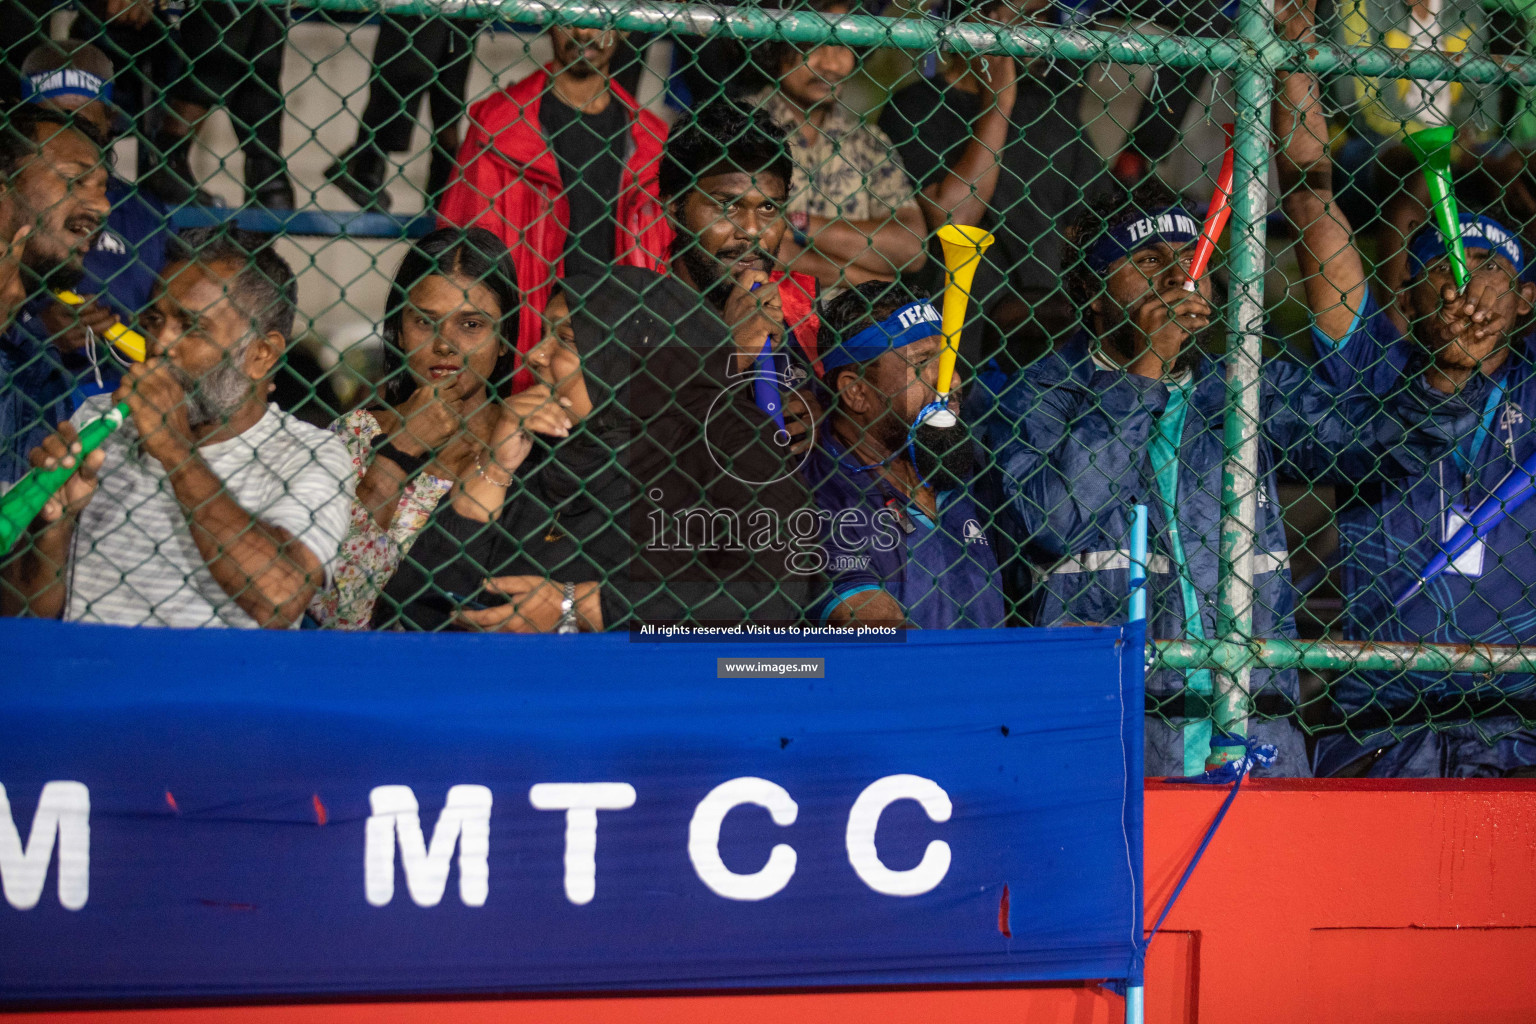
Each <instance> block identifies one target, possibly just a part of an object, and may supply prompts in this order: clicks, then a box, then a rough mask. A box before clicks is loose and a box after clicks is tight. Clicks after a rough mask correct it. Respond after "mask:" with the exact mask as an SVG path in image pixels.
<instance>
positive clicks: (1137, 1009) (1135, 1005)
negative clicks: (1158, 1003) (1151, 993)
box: [1125, 985, 1147, 1024]
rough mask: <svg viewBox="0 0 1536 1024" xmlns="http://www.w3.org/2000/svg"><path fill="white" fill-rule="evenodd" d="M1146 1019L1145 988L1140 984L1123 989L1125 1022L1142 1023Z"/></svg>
mask: <svg viewBox="0 0 1536 1024" xmlns="http://www.w3.org/2000/svg"><path fill="white" fill-rule="evenodd" d="M1146 1019H1147V990H1146V989H1144V988H1142V987H1141V986H1140V985H1128V986H1127V987H1126V989H1125V1024H1142V1022H1143V1021H1145V1020H1146Z"/></svg>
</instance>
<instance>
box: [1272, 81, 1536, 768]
mask: <svg viewBox="0 0 1536 1024" xmlns="http://www.w3.org/2000/svg"><path fill="white" fill-rule="evenodd" d="M1292 79H1293V81H1292V83H1291V84H1290V85H1289V86H1288V87H1287V89H1286V90H1285V94H1286V96H1287V98H1288V99H1289V100H1290V104H1289V105H1290V106H1291V107H1292V108H1293V109H1294V110H1295V111H1296V114H1295V116H1294V121H1295V124H1294V126H1293V128H1292V130H1290V131H1288V132H1285V133H1283V134H1282V136H1281V137H1282V139H1285V141H1286V145H1285V146H1284V149H1283V151H1282V153H1281V154H1280V156H1281V159H1280V170H1281V180H1282V184H1283V185H1285V186H1286V187H1287V190H1288V191H1289V195H1288V196H1287V198H1286V200H1285V211H1286V214H1287V216H1288V217H1289V218H1290V219H1291V220H1292V221H1293V222H1294V223H1296V224H1298V225H1299V226H1302V227H1304V228H1305V229H1306V230H1307V232H1308V236H1309V238H1310V239H1311V241H1310V243H1309V244H1307V245H1302V246H1299V247H1298V255H1299V257H1300V260H1301V265H1302V271H1303V273H1304V274H1305V275H1307V296H1308V302H1309V305H1310V306H1311V308H1312V310H1313V324H1314V326H1313V341H1314V343H1315V345H1316V347H1317V349H1318V355H1319V360H1318V364H1317V368H1316V372H1317V374H1318V376H1319V377H1320V378H1322V379H1323V380H1325V381H1328V382H1331V383H1332V384H1334V385H1335V386H1338V387H1352V388H1357V389H1359V390H1361V391H1364V392H1369V393H1371V394H1374V395H1381V396H1388V395H1392V394H1394V393H1396V392H1397V391H1398V390H1399V389H1400V388H1401V387H1402V386H1403V384H1404V381H1405V380H1407V379H1408V378H1410V377H1412V376H1414V375H1416V374H1424V375H1426V376H1428V377H1430V378H1432V379H1436V380H1437V383H1438V384H1439V386H1440V387H1441V389H1442V390H1445V389H1448V388H1454V387H1456V386H1458V385H1463V384H1464V382H1470V381H1475V382H1476V383H1477V384H1479V385H1480V386H1481V390H1480V393H1481V394H1483V395H1484V396H1485V397H1484V398H1483V399H1482V400H1481V401H1478V402H1477V403H1476V411H1477V413H1478V415H1477V420H1476V425H1475V428H1474V430H1472V431H1470V432H1468V433H1467V434H1466V436H1465V437H1464V438H1463V439H1462V441H1461V443H1460V444H1458V445H1457V446H1456V447H1455V448H1453V449H1452V450H1449V451H1447V452H1445V453H1444V454H1443V455H1442V456H1441V457H1440V458H1438V459H1436V460H1434V462H1433V463H1432V464H1431V465H1430V467H1429V470H1428V472H1427V473H1425V474H1423V475H1422V476H1417V477H1412V478H1400V479H1386V478H1381V477H1378V478H1376V479H1374V480H1371V481H1368V482H1362V483H1361V484H1359V485H1358V486H1355V487H1353V488H1352V489H1351V490H1350V491H1348V492H1347V493H1345V494H1342V495H1341V502H1340V504H1341V507H1340V511H1339V514H1338V525H1339V537H1340V547H1341V552H1340V556H1341V557H1340V562H1341V569H1340V571H1341V577H1342V579H1341V583H1342V587H1343V592H1344V618H1343V631H1344V636H1345V638H1346V639H1349V640H1369V641H1400V642H1411V643H1419V642H1424V643H1444V644H1464V643H1489V644H1519V643H1524V644H1529V643H1533V642H1536V602H1533V601H1532V597H1531V594H1532V590H1531V588H1532V586H1533V583H1536V543H1533V538H1536V502H1533V503H1529V504H1526V505H1524V506H1522V507H1521V508H1519V509H1516V510H1515V511H1513V512H1512V513H1511V514H1509V515H1508V516H1507V517H1506V518H1504V519H1503V521H1502V522H1500V523H1499V524H1498V525H1497V526H1495V527H1494V528H1493V529H1492V531H1491V532H1490V533H1488V534H1487V535H1486V536H1485V537H1484V538H1483V539H1482V540H1480V541H1479V542H1478V543H1477V544H1476V545H1475V546H1474V547H1473V548H1472V549H1471V550H1470V551H1468V552H1467V553H1466V554H1464V555H1463V556H1461V557H1460V558H1458V559H1456V561H1455V563H1454V564H1453V565H1452V566H1451V568H1450V569H1449V571H1447V572H1444V573H1442V574H1440V575H1439V576H1438V577H1436V578H1435V579H1434V580H1432V581H1431V582H1430V583H1428V584H1427V585H1426V586H1425V587H1424V588H1423V589H1422V590H1421V591H1420V592H1419V593H1417V594H1416V595H1414V596H1413V597H1412V598H1410V599H1409V600H1407V601H1405V602H1403V603H1402V605H1401V606H1400V607H1399V606H1398V603H1397V602H1398V600H1399V598H1401V597H1402V596H1403V595H1404V594H1405V592H1406V591H1407V590H1408V589H1409V588H1410V587H1411V586H1412V585H1413V584H1414V582H1415V581H1417V580H1418V579H1419V577H1420V574H1421V573H1422V571H1423V570H1424V568H1425V566H1426V565H1427V564H1428V562H1429V561H1430V559H1431V558H1433V557H1434V556H1435V555H1436V554H1438V553H1439V552H1440V551H1441V547H1440V545H1441V543H1442V542H1443V541H1445V540H1447V539H1449V537H1450V536H1451V534H1452V533H1454V532H1455V531H1456V530H1457V528H1459V527H1460V525H1461V523H1462V521H1463V519H1464V518H1465V516H1466V515H1467V514H1468V513H1469V512H1470V510H1471V509H1473V508H1475V507H1476V506H1477V505H1478V503H1479V502H1480V501H1482V500H1483V499H1484V498H1486V497H1487V496H1488V495H1489V494H1490V493H1491V492H1492V490H1493V489H1494V488H1495V487H1497V486H1498V485H1499V483H1500V482H1501V481H1502V480H1504V478H1505V477H1506V476H1508V475H1509V474H1510V472H1511V471H1512V470H1514V469H1515V467H1517V466H1518V465H1519V464H1520V463H1521V462H1522V461H1523V460H1524V459H1526V458H1527V457H1529V456H1530V455H1531V453H1532V452H1533V451H1536V432H1533V430H1532V423H1531V421H1532V419H1533V417H1536V349H1533V347H1532V344H1533V343H1532V338H1531V336H1530V335H1529V334H1526V333H1525V331H1526V329H1527V328H1528V325H1529V321H1528V317H1529V314H1530V312H1531V308H1532V303H1533V301H1536V283H1533V278H1536V267H1533V266H1532V263H1533V255H1536V254H1532V253H1531V252H1530V251H1529V249H1527V248H1526V246H1525V245H1524V244H1523V243H1522V242H1521V241H1520V239H1519V236H1518V235H1517V234H1516V233H1515V232H1513V231H1510V230H1509V229H1508V228H1506V227H1504V226H1503V225H1502V224H1500V223H1498V222H1497V221H1495V220H1493V219H1491V218H1488V217H1483V216H1478V215H1474V214H1470V213H1464V214H1462V215H1461V219H1460V225H1459V227H1460V231H1461V238H1462V242H1463V244H1464V245H1465V248H1466V251H1467V260H1468V268H1469V271H1470V276H1469V278H1468V281H1467V284H1466V287H1464V288H1460V289H1458V288H1457V286H1456V283H1455V280H1454V278H1453V277H1452V274H1451V269H1450V265H1449V260H1448V259H1447V256H1446V246H1445V241H1444V239H1443V238H1442V237H1441V236H1440V233H1439V231H1438V230H1436V229H1435V228H1434V227H1433V226H1431V225H1426V226H1425V227H1424V228H1423V229H1421V230H1420V231H1419V232H1418V233H1417V234H1416V235H1415V236H1414V237H1413V239H1412V240H1411V242H1410V244H1409V247H1408V250H1409V251H1408V266H1409V275H1410V276H1409V280H1408V281H1407V283H1406V284H1404V286H1403V288H1402V290H1401V292H1400V293H1399V294H1397V295H1396V296H1393V297H1392V298H1391V300H1390V301H1388V302H1387V303H1385V304H1382V303H1379V302H1378V301H1377V300H1376V298H1375V297H1374V296H1373V295H1372V294H1371V292H1370V288H1369V286H1368V281H1367V277H1366V273H1365V264H1364V261H1363V260H1362V259H1361V257H1360V254H1359V252H1358V251H1357V250H1356V248H1355V245H1354V239H1353V237H1352V234H1351V230H1350V224H1349V221H1348V220H1347V219H1346V218H1345V216H1344V214H1343V213H1342V211H1340V210H1339V208H1338V206H1337V205H1336V204H1335V203H1334V198H1333V194H1332V191H1331V187H1330V184H1331V173H1330V172H1331V167H1330V164H1329V160H1328V148H1327V146H1326V139H1327V125H1326V123H1325V121H1324V119H1323V114H1322V111H1321V110H1320V108H1319V105H1318V103H1317V101H1316V96H1317V92H1316V87H1315V85H1314V84H1313V83H1312V81H1311V79H1310V76H1306V75H1295V76H1292ZM1464 386H1465V389H1466V390H1467V391H1468V392H1469V393H1470V392H1471V391H1472V388H1471V386H1470V384H1465V385H1464ZM1331 696H1332V698H1333V703H1334V705H1335V710H1336V711H1337V712H1338V715H1337V716H1336V717H1341V718H1342V719H1343V721H1342V725H1343V728H1341V729H1339V730H1338V731H1330V732H1327V733H1324V734H1322V735H1320V736H1319V737H1318V743H1317V746H1316V749H1315V751H1314V768H1315V770H1316V772H1317V774H1318V775H1341V774H1343V775H1370V776H1378V777H1390V776H1439V775H1448V776H1462V777H1470V776H1502V775H1511V774H1522V773H1523V774H1530V773H1532V771H1533V769H1536V731H1533V730H1532V729H1531V728H1530V727H1529V725H1528V723H1530V722H1531V721H1532V719H1536V683H1533V681H1532V679H1531V677H1530V676H1486V675H1471V674H1467V673H1444V672H1350V673H1345V674H1343V675H1342V676H1341V677H1340V678H1339V679H1338V681H1337V682H1336V683H1335V684H1334V686H1333V689H1332V693H1331Z"/></svg>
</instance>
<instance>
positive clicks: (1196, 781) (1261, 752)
mask: <svg viewBox="0 0 1536 1024" xmlns="http://www.w3.org/2000/svg"><path fill="white" fill-rule="evenodd" d="M1217 742H1223V743H1225V744H1229V745H1231V746H1237V745H1238V744H1241V745H1242V746H1243V749H1244V754H1243V756H1242V757H1241V758H1239V759H1238V760H1236V761H1228V762H1227V763H1226V764H1224V765H1222V766H1221V767H1219V768H1210V769H1207V770H1205V771H1203V772H1201V773H1200V774H1199V775H1175V776H1173V777H1172V778H1167V779H1164V780H1163V781H1164V782H1179V783H1187V784H1189V785H1194V786H1225V785H1227V784H1229V783H1230V784H1231V786H1232V791H1231V792H1229V793H1228V794H1227V798H1226V799H1225V800H1223V801H1222V802H1221V810H1219V811H1217V812H1216V817H1215V819H1214V820H1213V821H1212V822H1211V827H1210V828H1208V829H1206V830H1205V838H1204V839H1202V840H1200V846H1199V847H1198V848H1197V849H1196V850H1195V855H1194V856H1193V857H1191V858H1190V859H1189V866H1188V867H1186V868H1185V869H1184V874H1183V875H1182V876H1181V877H1180V878H1179V884H1178V885H1175V886H1174V887H1173V895H1171V896H1169V897H1168V902H1167V903H1165V904H1163V912H1162V913H1161V914H1158V915H1157V923H1156V924H1154V925H1153V926H1152V930H1151V931H1150V932H1148V933H1147V937H1146V939H1144V940H1143V941H1142V943H1141V950H1140V957H1141V960H1142V961H1143V962H1145V961H1146V957H1147V949H1148V948H1149V947H1150V946H1151V945H1152V940H1153V939H1155V938H1157V932H1158V929H1160V928H1162V926H1163V922H1164V921H1166V920H1167V919H1168V913H1169V911H1171V910H1173V905H1174V904H1175V903H1177V902H1178V901H1179V894H1180V893H1182V892H1183V891H1184V886H1186V885H1188V884H1189V878H1190V876H1191V875H1193V874H1194V873H1195V867H1196V866H1197V865H1198V864H1199V863H1200V858H1201V857H1204V856H1205V850H1206V847H1208V846H1210V845H1211V840H1212V839H1214V838H1216V830H1217V829H1219V828H1220V827H1221V822H1222V819H1223V818H1225V817H1226V816H1227V811H1228V810H1229V809H1230V808H1231V807H1232V801H1233V800H1235V799H1237V791H1238V790H1239V789H1241V788H1242V785H1243V780H1244V779H1245V778H1247V777H1248V773H1249V772H1250V771H1252V770H1253V769H1255V768H1268V767H1269V766H1270V765H1272V764H1274V763H1275V761H1276V760H1277V759H1278V757H1279V751H1277V750H1276V749H1275V748H1274V746H1273V745H1272V744H1269V743H1260V742H1259V741H1258V740H1256V739H1253V738H1252V737H1249V736H1223V735H1222V734H1220V733H1217V734H1216V735H1214V736H1212V737H1211V743H1212V745H1213V746H1214V745H1215V744H1216V743H1217Z"/></svg>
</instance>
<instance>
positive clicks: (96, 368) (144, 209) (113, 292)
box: [0, 43, 171, 484]
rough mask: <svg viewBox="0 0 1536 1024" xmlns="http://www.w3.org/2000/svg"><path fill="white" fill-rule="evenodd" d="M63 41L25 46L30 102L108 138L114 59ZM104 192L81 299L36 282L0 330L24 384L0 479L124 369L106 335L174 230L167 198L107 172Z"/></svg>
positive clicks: (142, 302) (150, 282)
mask: <svg viewBox="0 0 1536 1024" xmlns="http://www.w3.org/2000/svg"><path fill="white" fill-rule="evenodd" d="M65 45H68V44H59V43H46V44H44V45H42V46H39V47H37V48H36V49H34V50H33V51H32V52H30V53H29V54H27V57H26V59H25V60H24V61H23V62H22V88H23V89H24V90H25V91H26V93H27V99H28V101H29V102H30V103H32V104H35V105H37V106H38V107H41V108H43V109H45V110H51V111H54V112H57V113H59V114H63V115H66V116H68V117H72V118H76V119H78V120H79V121H80V122H83V123H85V124H87V125H89V126H90V127H91V128H93V129H94V130H95V131H96V132H97V133H98V134H99V135H100V136H101V137H102V138H104V139H107V140H108V141H109V144H110V139H111V136H112V132H113V129H114V128H115V127H117V126H118V125H119V124H120V123H121V121H122V118H121V115H120V114H119V112H118V111H117V108H116V107H115V106H114V105H113V103H112V74H113V68H112V62H111V61H110V60H108V59H107V57H106V55H105V54H103V53H102V52H101V51H100V50H98V49H97V48H96V47H94V46H89V45H81V44H73V45H74V48H73V49H64V48H62V47H64V46H65ZM107 201H108V202H109V203H110V204H111V210H110V211H109V212H108V213H107V217H106V222H105V223H104V224H103V225H101V230H100V231H99V232H98V233H97V235H96V236H95V238H94V239H93V240H92V242H91V245H90V248H89V249H87V250H86V251H85V252H84V253H83V254H82V258H81V261H80V263H81V268H80V269H81V276H80V279H79V281H78V282H77V283H76V284H75V285H74V290H76V291H78V292H80V293H83V294H84V295H85V296H86V297H87V299H88V301H87V303H86V305H84V306H68V305H65V304H64V303H62V302H59V301H58V300H56V299H55V298H54V297H53V296H52V295H51V294H49V293H48V292H47V291H46V290H44V289H37V290H36V291H35V293H34V294H33V295H32V297H31V300H30V301H29V302H28V303H27V305H26V306H25V307H23V308H22V310H21V311H20V312H19V313H18V315H17V317H16V320H15V322H14V323H13V325H12V326H11V328H10V329H9V330H8V331H6V332H5V334H4V335H3V336H0V362H3V363H4V364H5V365H6V367H7V368H8V369H9V370H10V371H11V373H12V374H13V375H14V376H15V378H16V380H17V381H19V382H21V383H20V384H19V385H18V386H21V387H22V388H23V390H24V391H25V396H24V399H25V405H24V406H22V407H18V409H17V410H16V413H15V416H14V417H13V418H14V419H15V420H16V421H17V422H16V424H15V425H14V426H13V428H11V429H10V430H8V431H7V437H6V438H5V440H4V445H5V449H6V451H5V452H0V484H3V483H9V482H12V481H14V480H15V479H16V478H17V477H18V476H19V475H20V473H22V472H24V471H25V468H26V453H27V452H29V451H31V449H32V448H34V447H36V446H37V445H38V444H41V443H42V441H43V439H44V438H46V437H48V436H49V435H50V434H52V433H53V431H54V429H55V428H56V427H57V425H58V423H59V422H61V421H63V420H65V419H68V418H69V417H70V416H71V415H72V414H73V413H74V410H75V408H76V407H78V405H79V403H80V402H81V401H82V400H83V399H84V398H86V397H89V396H90V395H93V394H101V393H110V392H111V391H113V390H114V389H116V387H117V383H118V380H119V379H120V378H121V376H122V369H123V364H122V363H121V362H120V361H119V360H118V359H116V358H115V357H114V356H113V355H112V353H111V349H110V346H109V345H108V344H107V342H106V340H105V337H104V335H105V333H106V331H107V330H108V328H110V327H111V326H112V325H114V324H117V323H129V324H131V323H132V321H133V318H134V317H135V316H136V315H137V314H138V312H139V310H141V309H143V308H144V307H145V306H146V305H147V304H148V301H149V295H150V292H151V291H152V290H153V289H154V286H155V282H156V277H157V274H158V272H159V269H160V265H161V264H162V263H163V262H164V261H165V249H166V244H167V240H168V239H169V238H170V237H171V232H170V225H169V222H168V219H167V214H166V211H165V207H164V205H163V204H161V203H160V201H159V200H157V199H154V198H152V197H151V196H149V195H148V194H147V193H144V192H142V191H140V190H138V189H136V188H135V187H134V186H133V185H131V184H129V183H127V182H125V181H123V180H121V179H119V178H118V177H116V176H115V175H109V176H108V179H107ZM13 431H14V432H13ZM6 452H8V453H9V455H10V457H6Z"/></svg>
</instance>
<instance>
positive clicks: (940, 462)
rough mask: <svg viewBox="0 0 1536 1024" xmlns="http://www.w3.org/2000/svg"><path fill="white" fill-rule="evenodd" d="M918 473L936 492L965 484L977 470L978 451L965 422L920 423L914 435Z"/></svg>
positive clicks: (950, 489)
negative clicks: (943, 425)
mask: <svg viewBox="0 0 1536 1024" xmlns="http://www.w3.org/2000/svg"><path fill="white" fill-rule="evenodd" d="M913 447H914V448H915V449H916V458H917V475H918V477H919V478H921V479H923V480H925V481H927V483H928V486H929V487H932V488H933V489H934V490H935V491H952V490H954V489H956V488H958V487H964V486H965V484H966V482H967V481H968V480H970V478H971V474H972V473H973V472H975V469H976V450H975V446H974V445H973V444H972V443H971V431H970V429H969V428H968V427H967V426H966V425H965V424H964V423H956V424H955V425H954V426H952V427H934V426H930V425H928V424H926V423H924V424H921V425H919V426H918V428H917V430H916V432H915V433H914V435H913Z"/></svg>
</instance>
